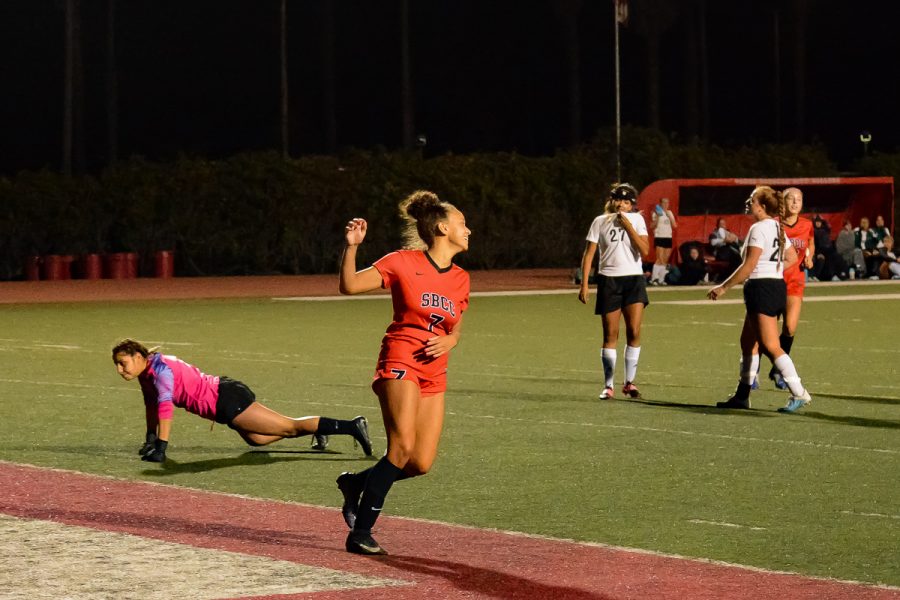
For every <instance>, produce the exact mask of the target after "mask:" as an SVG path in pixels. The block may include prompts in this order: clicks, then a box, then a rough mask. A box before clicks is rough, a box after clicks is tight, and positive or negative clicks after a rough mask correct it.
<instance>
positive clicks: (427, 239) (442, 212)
mask: <svg viewBox="0 0 900 600" xmlns="http://www.w3.org/2000/svg"><path fill="white" fill-rule="evenodd" d="M399 208H400V216H401V217H402V218H403V220H404V221H405V222H406V225H405V226H404V228H403V242H404V244H403V246H404V248H407V249H416V250H425V249H427V248H431V247H432V246H433V245H434V238H435V237H436V236H439V235H443V234H442V233H441V231H440V229H439V228H438V224H439V223H443V222H446V220H447V217H448V215H449V214H450V212H451V211H453V210H456V207H454V206H453V205H452V204H450V203H449V202H444V201H443V200H441V199H440V198H438V197H437V194H434V193H432V192H428V191H425V190H418V191H415V192H413V193H412V194H410V195H409V196H407V197H406V198H404V199H403V201H402V202H400V206H399Z"/></svg>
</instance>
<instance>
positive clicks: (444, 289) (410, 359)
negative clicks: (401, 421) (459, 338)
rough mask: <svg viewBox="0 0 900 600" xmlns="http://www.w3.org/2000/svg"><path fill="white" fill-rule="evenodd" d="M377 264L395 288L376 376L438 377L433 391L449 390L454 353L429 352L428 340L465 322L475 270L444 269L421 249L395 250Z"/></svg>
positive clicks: (414, 378)
mask: <svg viewBox="0 0 900 600" xmlns="http://www.w3.org/2000/svg"><path fill="white" fill-rule="evenodd" d="M374 267H375V268H376V269H378V272H379V273H381V277H382V280H383V284H382V285H383V286H384V287H385V288H389V289H390V290H391V298H392V300H393V305H394V320H393V322H392V323H391V324H390V326H388V328H387V332H386V333H385V336H384V339H383V340H382V342H381V354H380V355H379V356H378V367H377V372H376V378H378V377H393V378H398V379H399V378H409V379H412V380H414V381H420V380H427V381H435V384H436V385H435V386H430V390H429V391H433V392H439V391H443V387H444V386H443V380H444V375H445V373H446V371H447V360H448V355H447V354H444V355H443V356H440V357H438V358H429V357H426V356H425V354H424V349H425V342H426V341H428V340H429V339H430V338H433V337H434V336H436V335H448V334H449V333H450V332H451V331H453V328H454V327H455V326H456V324H457V323H459V319H460V318H461V317H462V313H463V311H465V310H466V308H468V306H469V274H468V273H466V272H465V271H464V270H463V269H461V268H460V267H458V266H456V265H450V267H448V268H446V269H440V268H438V266H437V265H436V264H434V262H432V260H431V257H430V256H428V254H427V253H425V252H423V251H421V250H398V251H396V252H391V253H390V254H388V255H386V256H384V257H382V258H381V259H379V260H378V261H376V262H375V264H374ZM438 382H440V383H438ZM422 383H424V381H423V382H420V386H421V387H422V388H423V391H426V389H425V386H423V385H422Z"/></svg>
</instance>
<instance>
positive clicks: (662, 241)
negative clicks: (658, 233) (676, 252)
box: [653, 238, 672, 248]
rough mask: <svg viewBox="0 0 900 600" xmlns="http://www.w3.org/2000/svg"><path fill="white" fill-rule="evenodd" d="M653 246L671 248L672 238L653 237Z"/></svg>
mask: <svg viewBox="0 0 900 600" xmlns="http://www.w3.org/2000/svg"><path fill="white" fill-rule="evenodd" d="M653 246H654V247H656V248H671V247H672V238H653Z"/></svg>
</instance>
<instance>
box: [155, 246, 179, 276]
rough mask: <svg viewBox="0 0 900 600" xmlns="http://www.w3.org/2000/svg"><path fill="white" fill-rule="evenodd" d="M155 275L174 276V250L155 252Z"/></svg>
mask: <svg viewBox="0 0 900 600" xmlns="http://www.w3.org/2000/svg"><path fill="white" fill-rule="evenodd" d="M156 276H157V277H161V278H162V279H169V278H170V277H174V276H175V252H174V251H173V250H160V251H158V252H157V253H156Z"/></svg>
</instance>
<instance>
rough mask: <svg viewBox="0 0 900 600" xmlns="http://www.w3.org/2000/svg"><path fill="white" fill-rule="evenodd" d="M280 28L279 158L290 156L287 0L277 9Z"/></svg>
mask: <svg viewBox="0 0 900 600" xmlns="http://www.w3.org/2000/svg"><path fill="white" fill-rule="evenodd" d="M278 17H279V21H280V23H279V28H280V32H279V33H280V37H281V39H280V42H281V43H280V46H279V53H280V59H281V60H280V62H281V65H280V66H281V99H280V100H281V106H280V108H281V156H282V158H288V157H289V156H290V140H289V133H288V127H289V124H290V117H289V112H288V111H289V108H288V72H287V0H281V7H280V9H279V15H278Z"/></svg>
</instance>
